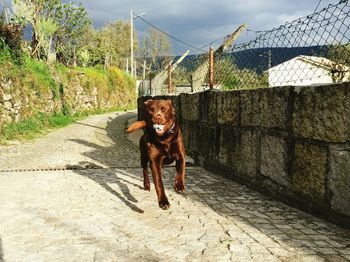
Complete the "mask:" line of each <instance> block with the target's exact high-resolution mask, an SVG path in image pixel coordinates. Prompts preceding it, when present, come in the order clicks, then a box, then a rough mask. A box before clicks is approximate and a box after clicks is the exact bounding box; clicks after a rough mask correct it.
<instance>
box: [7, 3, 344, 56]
mask: <svg viewBox="0 0 350 262" xmlns="http://www.w3.org/2000/svg"><path fill="white" fill-rule="evenodd" d="M7 1H8V0H7ZM65 1H68V0H65ZM73 2H77V3H78V2H81V3H82V4H83V6H84V7H85V8H86V9H87V11H88V13H89V15H90V17H91V19H92V21H93V24H94V26H95V28H99V27H101V26H103V25H104V24H106V23H108V22H112V21H115V20H124V21H126V20H128V19H130V11H131V10H133V11H134V12H135V13H136V14H140V13H144V12H145V13H146V14H145V15H144V16H142V18H144V19H146V20H147V21H148V22H150V23H152V24H153V25H155V26H157V27H159V28H160V29H162V30H163V31H165V32H167V33H168V34H170V35H172V36H174V37H176V38H178V39H180V40H181V41H183V42H186V43H188V44H190V45H193V46H195V47H202V46H205V45H207V44H209V43H211V42H212V41H214V40H217V39H220V41H217V42H215V43H214V44H213V46H214V47H215V45H219V44H220V43H221V42H222V39H223V37H224V36H226V35H228V34H230V33H232V32H233V31H234V30H235V29H237V28H238V26H239V25H241V24H243V23H246V24H247V28H248V29H250V30H267V29H272V28H275V27H278V26H280V25H283V24H285V23H286V22H291V21H293V20H295V19H297V18H300V17H304V16H306V15H309V14H312V13H313V12H314V10H315V8H316V7H317V6H318V5H319V6H318V9H317V10H321V9H322V8H324V7H327V6H328V5H329V4H336V3H338V2H339V0H321V1H320V0H292V1H291V0H210V1H209V0H187V1H186V0H80V1H73ZM134 28H135V30H136V32H137V35H138V37H139V39H140V38H142V36H144V35H145V32H146V31H147V30H148V29H149V25H146V24H145V23H144V22H143V21H142V20H141V19H139V18H136V19H134ZM254 36H256V33H254V32H252V31H245V32H244V33H242V34H241V35H240V37H239V39H238V40H237V42H240V41H241V42H245V41H247V40H249V39H253V38H254ZM171 42H172V45H173V49H174V52H175V53H181V52H184V51H186V50H187V49H191V48H189V47H188V46H185V45H183V44H181V43H179V42H176V41H173V40H172V41H171Z"/></svg>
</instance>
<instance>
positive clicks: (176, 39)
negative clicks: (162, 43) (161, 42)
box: [138, 16, 206, 52]
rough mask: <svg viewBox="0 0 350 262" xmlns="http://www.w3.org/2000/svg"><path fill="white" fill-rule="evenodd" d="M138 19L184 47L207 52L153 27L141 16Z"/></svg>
mask: <svg viewBox="0 0 350 262" xmlns="http://www.w3.org/2000/svg"><path fill="white" fill-rule="evenodd" d="M138 18H139V19H141V20H142V21H143V22H145V23H146V24H148V25H149V26H152V27H153V28H155V29H156V30H158V31H159V32H161V33H163V34H165V35H167V36H168V37H170V38H172V39H174V40H175V41H178V42H180V43H182V44H184V45H186V46H189V47H191V48H193V49H196V50H198V51H201V52H206V51H205V50H203V49H201V48H198V47H196V46H194V45H191V44H188V43H186V42H184V41H182V40H180V39H178V38H177V37H175V36H172V35H170V34H168V33H167V32H165V31H163V30H161V29H160V28H159V27H157V26H155V25H153V24H152V23H150V22H148V21H147V20H146V19H144V18H142V17H139V16H138Z"/></svg>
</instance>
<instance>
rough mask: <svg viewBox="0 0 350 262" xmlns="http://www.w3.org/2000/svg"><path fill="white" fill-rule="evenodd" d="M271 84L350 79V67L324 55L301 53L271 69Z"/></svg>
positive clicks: (312, 82) (285, 84) (284, 84)
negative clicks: (305, 54)
mask: <svg viewBox="0 0 350 262" xmlns="http://www.w3.org/2000/svg"><path fill="white" fill-rule="evenodd" d="M268 72H269V86H270V87H273V86H287V85H298V86H300V85H302V86H304V85H315V84H327V83H335V82H345V81H350V68H349V67H348V66H345V65H341V64H337V63H335V62H333V61H331V60H329V59H327V58H324V57H316V56H304V55H300V56H297V57H294V58H293V59H291V60H288V61H286V62H283V63H281V64H279V65H277V66H274V67H271V68H270V69H269V70H268Z"/></svg>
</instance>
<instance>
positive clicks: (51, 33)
mask: <svg viewBox="0 0 350 262" xmlns="http://www.w3.org/2000/svg"><path fill="white" fill-rule="evenodd" d="M13 6H14V9H15V15H14V16H13V19H14V20H15V21H16V22H17V23H18V24H21V25H25V24H26V23H27V22H29V23H30V24H31V26H32V43H31V47H32V56H33V57H36V58H43V57H44V56H47V54H48V50H49V49H47V48H48V45H49V48H51V45H52V46H53V47H54V48H55V49H56V52H57V54H58V57H59V60H60V61H61V62H63V63H65V64H74V63H75V58H76V56H75V50H76V49H78V47H79V44H80V42H79V40H80V38H81V36H82V35H83V34H84V32H85V31H86V30H87V27H88V26H89V25H90V24H91V21H90V19H89V17H88V14H87V12H86V10H85V9H84V7H83V6H82V5H81V4H79V5H76V4H74V3H72V2H69V3H62V1H61V0H13ZM45 40H47V41H48V42H49V43H50V42H51V44H46V45H45Z"/></svg>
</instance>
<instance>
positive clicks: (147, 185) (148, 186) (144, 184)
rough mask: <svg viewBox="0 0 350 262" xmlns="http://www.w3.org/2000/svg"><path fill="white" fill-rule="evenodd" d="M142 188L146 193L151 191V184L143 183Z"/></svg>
mask: <svg viewBox="0 0 350 262" xmlns="http://www.w3.org/2000/svg"><path fill="white" fill-rule="evenodd" d="M143 188H144V189H145V190H146V191H151V184H150V183H149V182H148V183H147V182H145V183H143Z"/></svg>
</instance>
